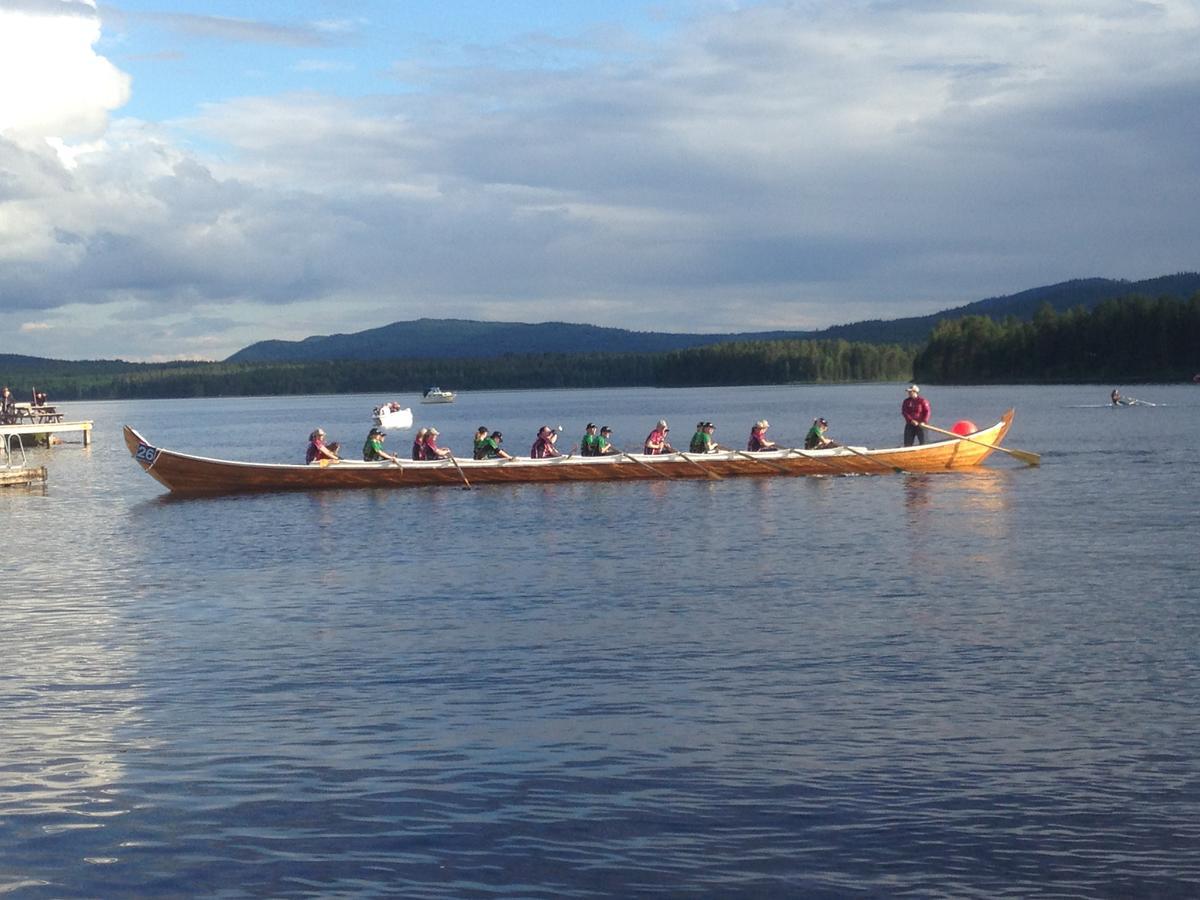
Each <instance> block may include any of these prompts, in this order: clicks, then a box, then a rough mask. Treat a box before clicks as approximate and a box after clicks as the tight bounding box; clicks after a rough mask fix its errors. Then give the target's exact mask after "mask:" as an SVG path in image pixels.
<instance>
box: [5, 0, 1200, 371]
mask: <svg viewBox="0 0 1200 900" xmlns="http://www.w3.org/2000/svg"><path fill="white" fill-rule="evenodd" d="M1198 110H1200V0H1161V2H1151V0H1090V2H1075V0H1046V2H1038V0H974V2H971V3H961V2H938V0H908V2H899V0H831V2H824V0H794V2H784V0H761V2H754V0H603V2H570V0H556V2H552V0H545V2H542V0H528V2H520V0H486V2H485V0H437V2H425V0H362V2H355V0H290V2H287V3H282V2H246V0H238V2H232V0H229V2H225V0H122V2H119V3H114V4H111V5H110V4H108V3H97V2H95V0H0V353H21V354H26V355H31V356H47V357H53V358H59V359H113V358H120V359H127V360H141V361H161V360H169V359H222V358H224V357H226V356H228V355H230V354H231V353H233V352H235V351H237V350H239V349H241V348H242V347H245V346H247V345H248V344H251V343H253V342H255V341H258V340H264V339H287V340H296V339H301V338H304V337H307V336H310V335H317V334H332V333H339V332H354V331H360V330H363V329H366V328H374V327H378V326H381V325H385V324H388V323H390V322H395V321H401V320H408V319H416V318H421V317H435V318H465V319H483V320H490V321H519V322H545V321H565V322H586V323H591V324H597V325H607V326H616V327H622V328H630V329H635V330H653V331H688V332H730V331H749V330H754V331H757V330H764V329H797V330H807V329H817V328H823V327H826V326H829V325H834V324H839V323H843V322H852V321H859V320H863V319H891V318H899V317H903V316H909V315H923V314H926V313H930V312H935V311H937V310H940V309H944V308H947V307H951V306H958V305H961V304H964V303H969V302H972V301H974V300H979V299H983V298H985V297H991V296H998V295H1003V294H1009V293H1015V292H1017V291H1020V290H1024V289H1027V288H1031V287H1036V286H1039V285H1044V284H1053V283H1056V282H1060V281H1065V280H1068V279H1071V278H1081V277H1093V276H1102V277H1109V278H1127V279H1131V280H1136V279H1141V278H1148V277H1153V276H1156V275H1163V274H1171V273H1174V272H1180V271H1195V270H1197V269H1198V268H1200V112H1198Z"/></svg>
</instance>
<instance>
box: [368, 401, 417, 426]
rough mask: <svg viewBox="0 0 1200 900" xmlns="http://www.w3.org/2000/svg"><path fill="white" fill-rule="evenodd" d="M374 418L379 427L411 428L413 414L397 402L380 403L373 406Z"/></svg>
mask: <svg viewBox="0 0 1200 900" xmlns="http://www.w3.org/2000/svg"><path fill="white" fill-rule="evenodd" d="M374 419H375V424H376V425H378V426H379V427H380V428H412V423H413V414H412V410H411V409H409V408H408V407H407V406H401V405H400V404H399V403H396V402H392V403H382V404H380V405H379V406H377V407H375V413H374Z"/></svg>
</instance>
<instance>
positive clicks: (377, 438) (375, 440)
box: [363, 428, 400, 463]
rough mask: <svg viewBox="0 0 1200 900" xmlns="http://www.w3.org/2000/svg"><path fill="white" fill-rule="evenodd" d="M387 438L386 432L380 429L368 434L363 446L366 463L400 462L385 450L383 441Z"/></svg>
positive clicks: (372, 430) (373, 429) (374, 429)
mask: <svg viewBox="0 0 1200 900" xmlns="http://www.w3.org/2000/svg"><path fill="white" fill-rule="evenodd" d="M385 437H387V432H386V431H380V430H379V429H378V428H372V429H371V430H370V431H369V432H368V433H367V441H366V443H365V444H363V461H364V462H383V461H384V460H387V461H389V462H394V463H398V462H400V460H399V459H397V458H396V457H395V456H392V454H390V453H388V452H387V451H385V450H384V449H383V439H384V438H385Z"/></svg>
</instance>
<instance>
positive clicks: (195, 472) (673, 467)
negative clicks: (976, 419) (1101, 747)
mask: <svg viewBox="0 0 1200 900" xmlns="http://www.w3.org/2000/svg"><path fill="white" fill-rule="evenodd" d="M1012 417H1013V411H1012V410H1011V409H1010V410H1008V411H1007V412H1006V413H1005V414H1004V415H1003V417H1001V419H1000V421H999V422H997V423H996V424H995V425H993V426H992V427H990V428H985V429H984V430H982V431H979V432H976V433H974V434H972V435H971V438H972V439H973V440H972V441H960V440H955V439H948V440H945V441H939V442H937V443H933V444H925V445H917V446H914V447H898V448H892V449H887V450H865V449H864V450H849V449H847V448H844V447H843V448H838V449H834V450H815V451H800V450H777V451H772V452H768V453H754V454H750V453H742V452H737V451H727V452H721V453H711V454H704V455H697V454H692V453H676V454H670V455H666V456H643V455H641V454H622V455H620V456H607V457H599V458H596V457H557V458H554V459H513V460H471V459H463V460H450V459H445V460H433V461H429V462H404V463H402V464H400V465H397V464H395V463H391V462H377V463H366V462H357V461H353V460H344V461H341V462H338V463H334V464H331V465H328V466H321V465H315V464H314V465H285V464H270V463H249V462H234V461H230V460H221V459H208V458H205V457H202V456H192V455H190V454H186V453H177V452H175V451H173V450H166V449H163V448H161V447H155V446H154V445H153V444H151V443H149V442H148V441H147V440H146V439H145V438H143V437H142V436H141V435H140V434H138V433H137V432H136V431H135V430H134V429H132V428H130V427H129V426H128V425H126V426H125V429H124V434H125V445H126V446H127V447H128V448H129V452H130V454H131V455H132V456H133V458H134V459H135V460H136V461H137V462H138V464H139V465H140V466H141V467H142V468H143V469H145V470H146V472H147V473H148V474H149V475H150V476H151V477H152V478H155V479H156V480H157V481H159V482H160V483H161V484H162V485H163V486H164V487H166V488H167V489H168V490H170V491H172V492H174V493H177V494H226V493H242V492H251V491H314V490H330V489H336V488H385V487H386V488H394V487H397V488H398V487H428V486H433V485H450V486H458V487H461V486H463V485H464V484H465V483H468V482H469V483H470V485H472V486H475V485H481V484H544V483H559V482H578V481H647V480H655V479H692V480H695V479H704V478H710V479H714V480H716V479H722V478H734V477H750V476H758V477H765V476H775V475H790V476H800V475H883V474H888V473H892V472H940V471H946V470H952V469H965V468H970V467H972V466H977V465H979V464H980V463H982V462H983V461H984V460H985V459H986V458H987V457H988V456H989V455H990V454H991V453H992V452H993V451H992V448H991V447H989V446H985V445H988V444H991V445H998V444H999V443H1000V442H1001V441H1002V440H1003V439H1004V436H1005V434H1007V433H1008V429H1009V427H1010V425H1011V424H1012Z"/></svg>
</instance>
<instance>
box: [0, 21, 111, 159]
mask: <svg viewBox="0 0 1200 900" xmlns="http://www.w3.org/2000/svg"><path fill="white" fill-rule="evenodd" d="M99 38H100V20H99V18H98V16H97V15H96V11H95V4H94V2H92V0H40V2H29V0H24V2H18V3H14V4H11V5H7V4H6V5H5V6H3V7H0V85H3V86H4V88H3V90H0V135H4V136H7V137H9V138H30V137H35V138H36V137H59V138H68V139H70V138H81V137H83V138H86V137H92V136H95V135H98V134H99V133H100V132H102V131H103V129H104V127H105V124H106V122H107V117H108V114H109V112H111V111H112V110H114V109H116V108H118V107H120V106H121V105H123V104H124V103H125V102H126V101H127V100H128V98H129V85H130V81H129V76H127V75H125V74H124V73H122V72H120V71H119V70H118V69H117V68H116V67H115V66H113V65H112V64H111V63H110V62H109V61H108V60H106V59H104V58H103V57H101V56H98V55H97V54H96V53H95V51H94V50H93V49H92V48H93V45H94V44H95V43H96V41H98V40H99Z"/></svg>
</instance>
